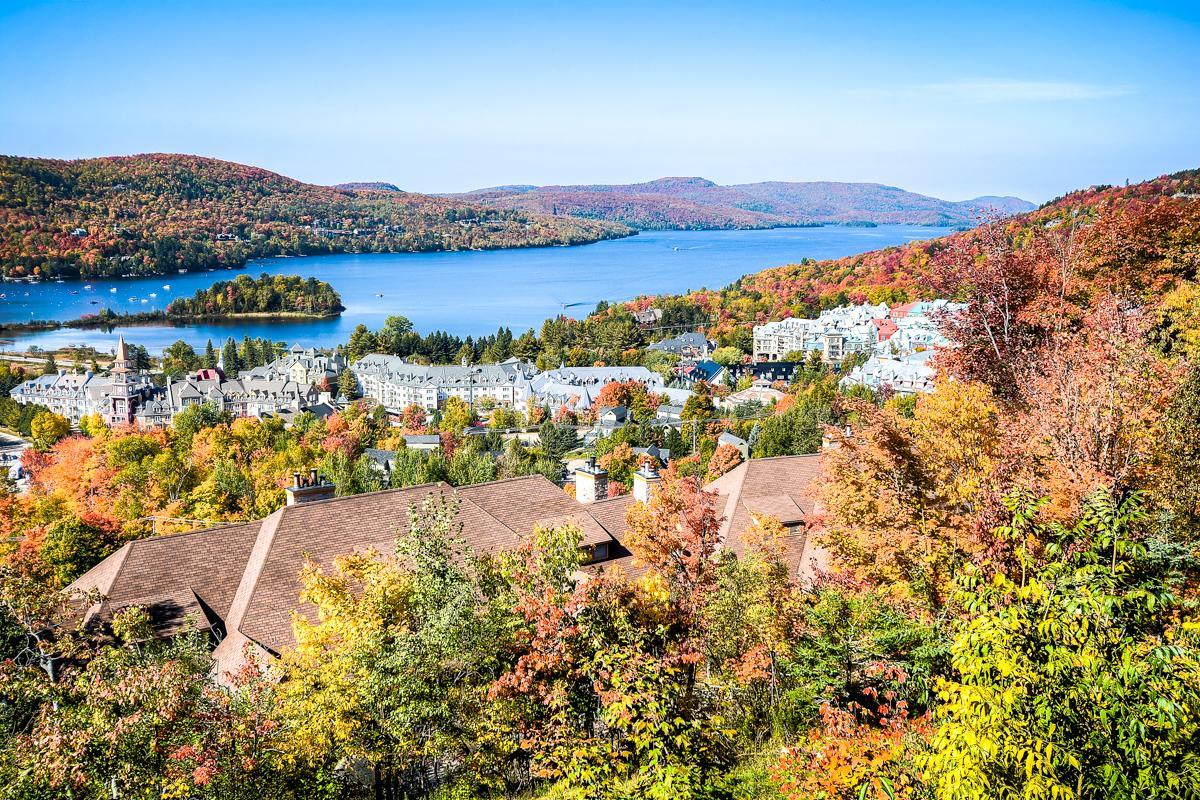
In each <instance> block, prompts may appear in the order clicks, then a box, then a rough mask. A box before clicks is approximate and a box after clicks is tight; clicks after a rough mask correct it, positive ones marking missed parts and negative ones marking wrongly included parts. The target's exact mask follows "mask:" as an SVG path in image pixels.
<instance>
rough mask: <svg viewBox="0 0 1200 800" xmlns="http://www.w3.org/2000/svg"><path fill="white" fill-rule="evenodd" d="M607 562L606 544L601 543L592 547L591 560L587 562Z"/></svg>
mask: <svg viewBox="0 0 1200 800" xmlns="http://www.w3.org/2000/svg"><path fill="white" fill-rule="evenodd" d="M607 560H608V542H601V543H600V544H596V545H593V546H592V554H591V558H590V559H588V561H589V562H596V561H607Z"/></svg>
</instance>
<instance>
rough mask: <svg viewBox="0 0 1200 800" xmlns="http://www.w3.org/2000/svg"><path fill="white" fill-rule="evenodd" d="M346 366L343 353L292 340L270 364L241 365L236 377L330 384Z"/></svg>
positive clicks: (333, 383) (331, 384)
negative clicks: (299, 343)
mask: <svg viewBox="0 0 1200 800" xmlns="http://www.w3.org/2000/svg"><path fill="white" fill-rule="evenodd" d="M348 366H349V364H348V363H347V361H346V357H345V356H344V355H342V354H341V353H340V352H334V353H322V352H320V351H319V350H316V349H314V348H312V347H309V348H307V349H306V348H303V347H301V346H300V345H298V344H294V345H292V347H291V349H290V350H288V351H287V352H286V353H285V354H284V355H282V356H280V357H279V358H277V359H275V360H274V361H272V362H271V363H270V364H266V365H264V366H261V367H254V368H253V369H244V370H242V371H241V372H239V373H238V377H239V378H251V379H263V380H280V379H286V380H292V381H295V382H296V383H303V384H312V385H314V386H322V385H324V384H325V383H326V382H328V384H329V385H330V386H334V385H336V384H337V379H338V376H339V375H341V374H342V371H343V370H345V369H346V368H347V367H348Z"/></svg>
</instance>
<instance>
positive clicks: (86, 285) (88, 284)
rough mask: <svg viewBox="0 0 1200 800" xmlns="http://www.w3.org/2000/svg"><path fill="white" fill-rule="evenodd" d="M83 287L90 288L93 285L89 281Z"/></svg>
mask: <svg viewBox="0 0 1200 800" xmlns="http://www.w3.org/2000/svg"><path fill="white" fill-rule="evenodd" d="M83 288H85V289H90V288H92V285H91V284H90V283H87V284H84V286H83Z"/></svg>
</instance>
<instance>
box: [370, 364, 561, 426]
mask: <svg viewBox="0 0 1200 800" xmlns="http://www.w3.org/2000/svg"><path fill="white" fill-rule="evenodd" d="M350 370H351V371H352V372H353V373H354V377H355V379H356V380H357V381H358V390H359V392H360V393H361V394H362V395H363V397H369V398H371V399H372V400H375V401H376V402H377V403H379V404H380V405H382V406H383V407H384V408H386V409H387V410H388V411H389V412H390V413H392V414H399V413H401V412H403V411H404V409H405V408H408V407H409V406H412V405H416V406H420V407H421V408H423V409H425V410H426V411H436V410H437V409H439V408H441V407H442V406H443V405H445V403H446V401H447V400H449V399H450V398H451V397H457V398H459V399H460V400H462V401H464V402H466V403H468V404H470V405H474V404H475V403H476V402H478V401H480V400H483V399H484V398H488V399H490V400H491V401H492V402H494V403H496V404H497V405H505V406H515V405H518V404H520V403H524V402H525V400H526V398H528V397H529V392H530V389H529V382H530V379H531V378H532V377H533V375H534V374H535V373H536V372H537V370H536V368H535V367H534V366H533V365H532V364H529V363H528V362H525V361H521V360H519V359H515V358H512V359H509V360H508V361H504V362H502V363H500V364H483V365H478V366H453V365H451V366H426V365H423V364H412V363H410V362H408V361H405V360H404V359H403V358H400V357H399V356H390V355H381V354H373V355H368V356H364V357H363V358H361V359H359V360H358V361H355V362H354V363H353V364H351V365H350Z"/></svg>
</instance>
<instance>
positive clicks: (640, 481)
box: [633, 464, 662, 504]
mask: <svg viewBox="0 0 1200 800" xmlns="http://www.w3.org/2000/svg"><path fill="white" fill-rule="evenodd" d="M661 481H662V478H660V477H659V475H658V470H656V469H655V468H654V467H652V466H650V465H649V464H642V465H641V466H640V467H638V468H637V471H635V472H634V473H633V499H634V500H637V501H638V502H639V503H642V504H645V503H649V502H650V498H651V497H653V496H654V489H655V487H656V486H658V484H659V483H660V482H661Z"/></svg>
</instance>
